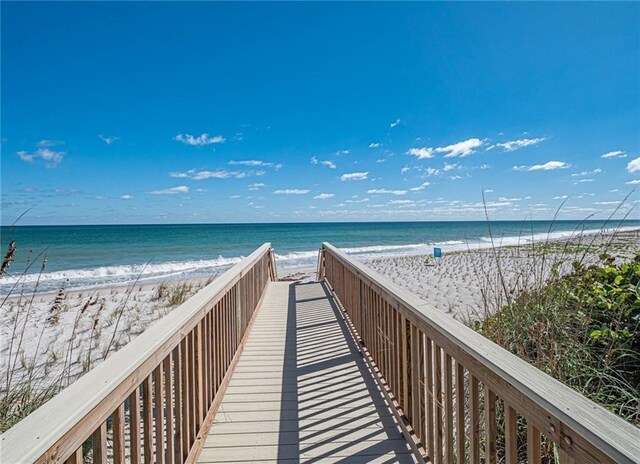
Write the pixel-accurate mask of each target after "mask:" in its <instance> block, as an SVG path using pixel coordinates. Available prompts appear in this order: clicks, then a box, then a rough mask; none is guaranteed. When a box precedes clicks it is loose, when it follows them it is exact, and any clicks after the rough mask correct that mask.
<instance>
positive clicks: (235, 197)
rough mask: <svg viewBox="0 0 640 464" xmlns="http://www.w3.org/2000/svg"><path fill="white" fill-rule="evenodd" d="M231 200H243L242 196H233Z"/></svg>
mask: <svg viewBox="0 0 640 464" xmlns="http://www.w3.org/2000/svg"><path fill="white" fill-rule="evenodd" d="M229 198H231V199H232V200H237V199H238V198H242V196H241V195H231V196H230V197H229Z"/></svg>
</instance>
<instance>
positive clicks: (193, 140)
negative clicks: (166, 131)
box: [173, 133, 225, 145]
mask: <svg viewBox="0 0 640 464" xmlns="http://www.w3.org/2000/svg"><path fill="white" fill-rule="evenodd" d="M173 140H175V141H177V142H182V143H184V144H186V145H210V144H212V143H224V141H225V140H224V137H223V136H221V135H215V136H213V137H211V136H209V134H207V133H203V134H200V135H198V136H194V135H191V134H184V135H183V134H178V135H176V136H175V137H174V138H173Z"/></svg>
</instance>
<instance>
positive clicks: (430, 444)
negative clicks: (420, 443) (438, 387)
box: [425, 337, 435, 462]
mask: <svg viewBox="0 0 640 464" xmlns="http://www.w3.org/2000/svg"><path fill="white" fill-rule="evenodd" d="M425 351H426V355H425V358H426V360H427V366H426V371H427V453H428V454H429V457H430V458H431V461H432V462H433V459H434V456H435V454H434V453H435V439H434V430H433V343H432V342H431V339H430V338H429V337H427V340H426V343H425Z"/></svg>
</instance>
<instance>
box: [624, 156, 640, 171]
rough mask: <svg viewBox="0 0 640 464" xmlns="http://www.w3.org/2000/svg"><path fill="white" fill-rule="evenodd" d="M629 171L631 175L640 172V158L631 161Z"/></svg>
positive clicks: (628, 165)
mask: <svg viewBox="0 0 640 464" xmlns="http://www.w3.org/2000/svg"><path fill="white" fill-rule="evenodd" d="M627 171H628V172H629V174H632V173H634V172H637V171H640V157H638V158H636V159H634V160H631V161H629V164H627Z"/></svg>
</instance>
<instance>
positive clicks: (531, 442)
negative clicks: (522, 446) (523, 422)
mask: <svg viewBox="0 0 640 464" xmlns="http://www.w3.org/2000/svg"><path fill="white" fill-rule="evenodd" d="M540 460H541V453H540V431H539V430H538V429H537V428H536V427H535V426H534V425H533V424H527V462H528V463H529V464H540Z"/></svg>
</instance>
